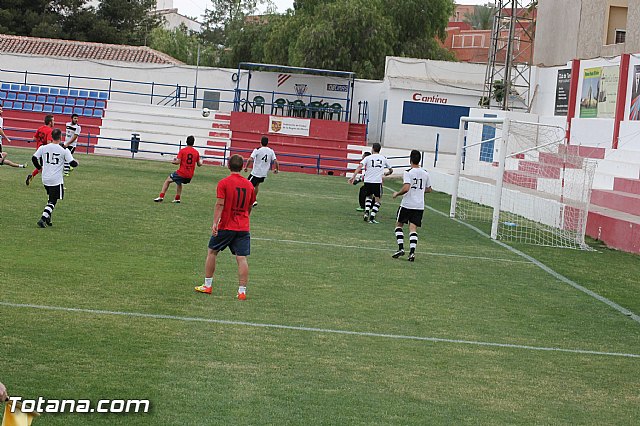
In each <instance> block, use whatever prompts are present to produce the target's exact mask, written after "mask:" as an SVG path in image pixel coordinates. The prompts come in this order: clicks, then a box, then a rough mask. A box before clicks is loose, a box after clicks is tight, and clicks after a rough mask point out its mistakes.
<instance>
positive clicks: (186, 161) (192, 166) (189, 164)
mask: <svg viewBox="0 0 640 426" xmlns="http://www.w3.org/2000/svg"><path fill="white" fill-rule="evenodd" d="M178 160H180V168H179V169H178V174H179V175H180V176H181V177H183V178H187V179H191V178H192V177H193V173H194V172H195V170H196V166H197V165H198V161H200V153H199V152H198V150H197V149H195V148H194V147H192V146H187V147H185V148H182V149H181V150H180V151H179V152H178Z"/></svg>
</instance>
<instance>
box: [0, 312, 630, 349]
mask: <svg viewBox="0 0 640 426" xmlns="http://www.w3.org/2000/svg"><path fill="white" fill-rule="evenodd" d="M0 306H6V307H9V308H27V309H40V310H47V311H59V312H74V313H85V314H95V315H113V316H122V317H135V318H147V319H159V320H163V319H164V320H173V321H183V322H200V323H209V324H221V325H234V326H245V327H255V328H266V329H277V330H293V331H307V332H315V333H323V334H339V335H348V336H358V337H376V338H385V339H398V340H412V341H422V342H432V343H450V344H459V345H472V346H484V347H496V348H508V349H521V350H531V351H543V352H560V353H569V354H581V355H598V356H615V357H623V358H640V354H631V353H622V352H602V351H591V350H586V349H564V348H556V347H544V346H530V345H516V344H511V343H495V342H480V341H474V340H462V339H444V338H439V337H422V336H409V335H402V334H387V333H372V332H364V331H349V330H333V329H329V328H316V327H301V326H293V325H282V324H265V323H254V322H246V321H230V320H218V319H210V318H198V317H182V316H176V315H163V314H145V313H141V312H121V311H106V310H99V309H86V308H67V307H63V306H46V305H32V304H26V303H9V302H0Z"/></svg>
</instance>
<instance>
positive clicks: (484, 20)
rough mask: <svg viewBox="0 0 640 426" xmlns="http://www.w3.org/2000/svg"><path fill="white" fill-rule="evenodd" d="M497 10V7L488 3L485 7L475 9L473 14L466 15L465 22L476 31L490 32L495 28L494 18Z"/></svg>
mask: <svg viewBox="0 0 640 426" xmlns="http://www.w3.org/2000/svg"><path fill="white" fill-rule="evenodd" d="M496 12H497V10H496V7H495V5H493V4H491V3H487V4H485V5H484V6H481V5H477V6H474V7H473V13H468V12H467V13H465V14H464V22H466V23H468V24H469V25H471V27H472V28H473V29H476V30H490V29H491V28H493V17H494V16H495V14H496Z"/></svg>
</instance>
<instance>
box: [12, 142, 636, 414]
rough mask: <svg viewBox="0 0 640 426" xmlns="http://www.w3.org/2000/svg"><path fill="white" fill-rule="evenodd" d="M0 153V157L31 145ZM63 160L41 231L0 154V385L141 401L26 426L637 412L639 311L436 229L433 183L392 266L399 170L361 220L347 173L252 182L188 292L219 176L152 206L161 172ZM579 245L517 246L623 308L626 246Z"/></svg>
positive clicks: (630, 283)
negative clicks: (240, 251)
mask: <svg viewBox="0 0 640 426" xmlns="http://www.w3.org/2000/svg"><path fill="white" fill-rule="evenodd" d="M5 149H6V148H5ZM8 152H9V153H10V157H9V158H10V159H12V160H13V161H16V162H28V161H29V159H30V156H31V154H32V150H23V149H15V148H14V149H8ZM77 159H78V160H79V162H80V167H79V168H78V169H77V170H75V171H74V172H73V173H72V175H71V177H69V178H67V179H66V182H65V184H66V187H67V191H66V193H65V199H64V200H63V201H61V202H60V203H59V204H58V206H57V207H56V209H55V213H54V216H53V221H54V226H53V227H52V228H47V229H39V228H38V227H37V226H36V221H37V220H38V218H39V215H40V214H41V212H42V209H43V207H44V205H45V203H46V196H45V192H44V189H43V188H42V185H41V181H40V177H37V178H36V179H35V180H34V182H33V183H32V185H31V186H30V187H26V186H25V184H24V178H25V176H26V173H27V172H26V171H24V170H22V169H20V170H18V169H13V168H9V167H6V166H3V167H0V182H1V183H0V193H1V201H0V241H1V244H0V329H1V330H2V332H0V381H1V382H3V383H5V385H7V388H8V391H9V393H10V394H12V395H19V396H22V397H23V398H31V399H35V398H37V397H38V396H43V397H45V398H48V399H73V398H79V399H90V400H92V401H97V400H99V399H127V398H133V399H149V400H151V407H152V408H151V412H150V413H148V414H126V415H124V414H95V413H94V414H44V415H43V416H41V417H40V418H38V419H37V420H36V421H35V422H34V425H35V426H45V425H85V424H94V425H100V424H104V425H113V424H118V425H202V424H255V425H266V424H273V425H281V424H292V425H294V424H314V425H315V424H327V425H329V424H331V425H346V424H366V425H371V424H401V425H409V424H413V425H425V424H432V425H433V424H442V425H450V424H594V425H599V424H628V425H631V424H637V421H638V418H640V392H639V390H638V389H640V357H637V355H639V354H640V324H639V323H638V322H636V321H634V320H633V319H632V318H629V317H627V316H625V315H623V314H622V313H620V312H618V311H617V310H615V309H613V308H611V307H610V306H608V305H606V304H605V303H603V302H601V301H598V300H596V299H595V298H593V297H591V296H589V295H587V294H586V293H584V292H581V291H578V290H577V289H575V288H574V287H571V286H570V285H568V284H566V283H565V282H562V281H561V280H559V279H557V278H556V277H554V276H552V275H550V274H548V273H547V272H545V271H543V270H542V269H541V268H539V267H538V266H536V265H535V264H533V263H531V262H530V261H528V260H526V259H524V258H523V257H521V256H518V255H517V254H516V253H514V252H511V251H509V250H507V249H505V248H503V247H501V246H500V245H498V244H495V243H494V242H492V241H490V240H489V239H487V238H485V237H484V236H482V235H480V234H478V233H476V232H474V231H473V230H471V229H469V228H468V227H466V226H464V225H462V224H459V223H457V222H455V221H452V220H451V219H449V218H448V217H446V216H447V214H446V213H447V212H448V208H449V204H448V203H449V197H448V196H447V195H445V194H439V193H433V194H428V195H427V197H426V199H427V204H428V205H429V206H430V207H431V208H433V209H434V210H427V211H426V212H425V219H424V225H423V227H422V228H421V229H420V231H419V238H420V240H419V244H418V253H417V259H416V262H415V263H413V264H412V263H410V262H407V261H406V257H405V259H403V260H395V259H392V258H391V254H392V253H393V252H394V250H395V248H396V245H395V237H394V232H393V229H394V215H395V211H396V208H397V205H398V201H397V200H392V199H391V196H390V192H391V189H397V188H399V186H400V184H399V182H398V181H397V180H389V181H387V183H386V187H387V189H386V190H385V191H386V193H385V195H384V197H383V204H382V208H381V213H380V216H379V218H380V221H381V223H380V224H378V225H371V224H367V223H364V222H363V221H362V218H361V216H360V214H359V213H358V212H356V211H355V207H357V188H356V187H354V186H352V185H349V184H348V183H347V182H346V179H343V178H337V177H331V176H314V175H304V174H294V173H281V174H279V175H269V177H268V178H267V180H266V181H265V183H264V184H263V185H262V186H261V191H260V194H259V197H258V199H259V203H260V205H259V207H258V208H257V209H255V210H254V213H253V214H252V218H251V222H252V230H251V235H252V255H251V256H250V258H249V264H250V278H249V286H248V292H247V295H248V300H247V301H246V302H239V301H237V300H236V299H235V297H234V296H235V293H236V290H237V277H236V264H235V260H234V259H233V257H232V256H231V254H230V253H228V252H227V251H225V252H223V253H221V255H220V256H219V257H218V270H217V271H216V280H215V283H214V289H215V290H214V295H212V296H207V295H203V294H196V293H195V292H194V291H193V287H194V286H196V285H200V284H201V283H202V281H203V267H204V258H205V255H206V244H207V241H208V237H209V233H210V226H211V220H212V216H213V205H214V202H215V186H216V183H217V182H218V181H219V180H220V179H221V178H223V177H224V176H226V175H227V174H228V171H227V170H226V169H224V168H222V167H202V168H200V169H198V170H197V171H196V175H195V178H194V180H193V182H192V183H191V184H189V185H187V186H185V189H184V192H183V202H182V204H180V205H174V204H171V203H170V202H168V201H170V200H171V198H172V197H173V194H174V193H175V186H172V187H171V188H170V190H169V193H168V195H167V198H166V199H165V202H164V203H162V204H157V203H153V202H152V200H153V198H155V197H156V196H157V194H158V191H159V190H160V187H161V185H162V182H163V180H164V179H165V178H166V176H167V175H168V174H169V173H170V172H172V171H173V170H175V166H173V165H170V164H167V163H159V162H151V161H142V160H135V161H132V160H130V159H120V158H109V157H99V156H87V155H77ZM27 170H30V169H27ZM438 212H442V213H445V214H440V213H438ZM405 232H406V231H405ZM405 235H406V234H405ZM405 238H406V240H408V236H406V237H405ZM591 243H592V244H593V241H592V242H591ZM596 248H597V249H598V250H597V251H595V252H579V251H569V250H561V249H550V248H536V247H530V246H518V247H517V249H519V250H521V251H523V252H525V253H527V254H529V255H530V256H533V257H534V258H536V259H538V260H539V261H540V262H542V263H544V264H545V265H547V266H549V267H550V268H552V269H553V270H555V271H556V272H558V273H559V274H562V275H563V276H565V277H567V278H569V279H570V280H573V281H574V282H576V283H577V284H579V285H581V286H584V287H585V288H587V289H589V290H592V291H594V292H596V293H598V294H599V295H601V296H603V297H606V298H607V299H609V300H611V301H613V302H615V303H617V304H619V305H621V306H623V307H624V308H626V309H629V310H630V311H632V312H635V313H636V314H637V313H640V283H639V281H640V280H638V277H640V258H639V257H638V256H633V255H630V254H625V253H619V252H616V251H613V250H608V249H606V248H603V247H599V246H597V245H596ZM53 308H65V309H64V310H54V309H53ZM70 308H73V309H77V310H71V309H70ZM439 339H442V340H439ZM495 344H504V345H512V346H497V345H495ZM543 348H546V349H549V350H542V349H543ZM596 352H606V353H608V354H602V353H600V354H598V353H596ZM622 354H627V356H624V355H622ZM628 355H636V357H634V356H628Z"/></svg>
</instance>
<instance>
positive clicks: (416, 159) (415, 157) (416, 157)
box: [409, 149, 422, 165]
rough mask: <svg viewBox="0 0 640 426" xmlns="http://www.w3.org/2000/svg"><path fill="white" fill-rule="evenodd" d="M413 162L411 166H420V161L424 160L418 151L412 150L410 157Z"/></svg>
mask: <svg viewBox="0 0 640 426" xmlns="http://www.w3.org/2000/svg"><path fill="white" fill-rule="evenodd" d="M409 159H410V160H411V164H415V165H420V160H422V154H420V151H418V150H417V149H412V150H411V155H410V156H409Z"/></svg>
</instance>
